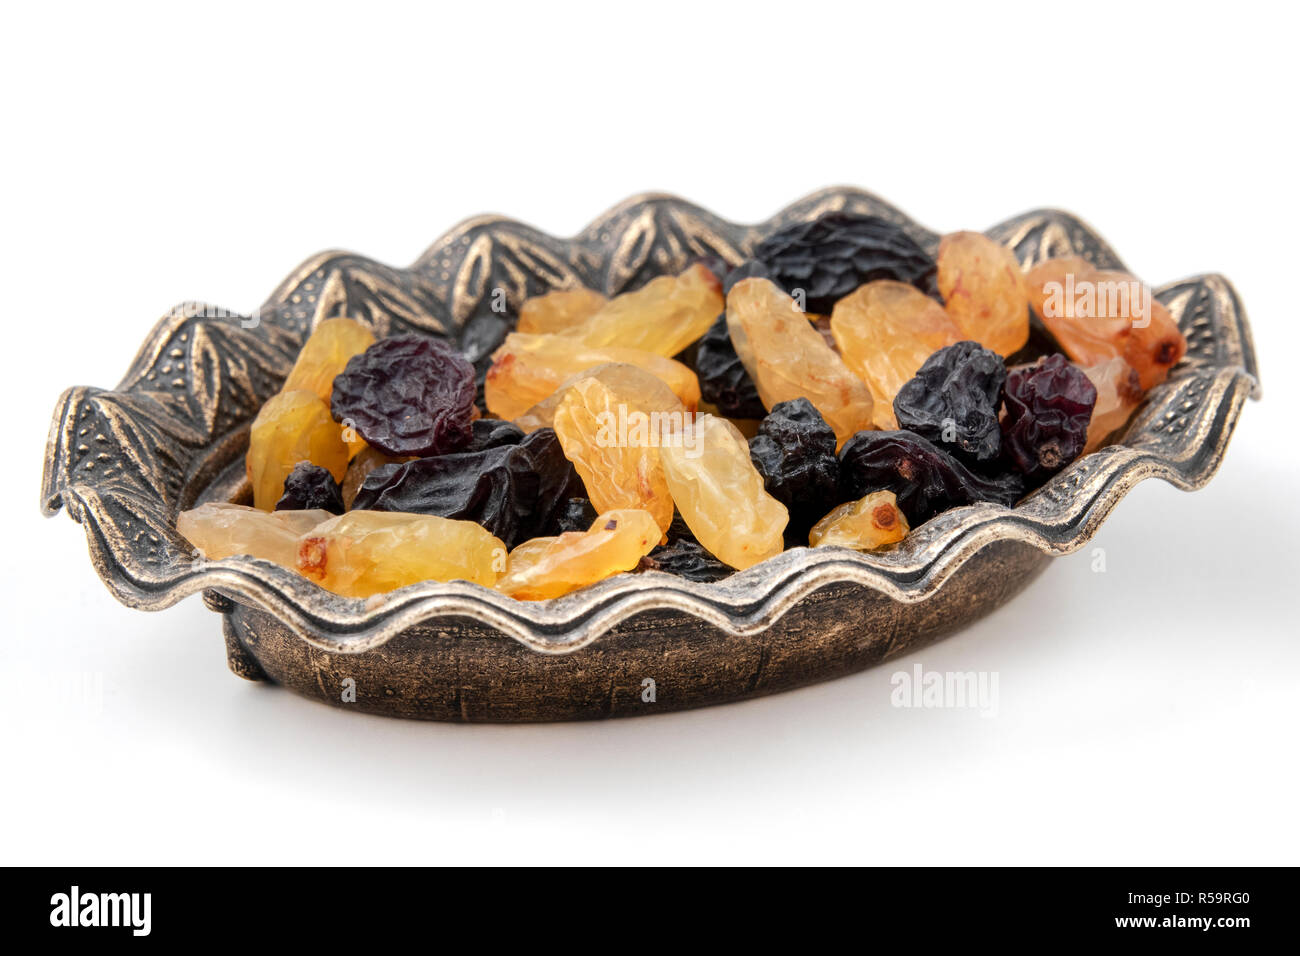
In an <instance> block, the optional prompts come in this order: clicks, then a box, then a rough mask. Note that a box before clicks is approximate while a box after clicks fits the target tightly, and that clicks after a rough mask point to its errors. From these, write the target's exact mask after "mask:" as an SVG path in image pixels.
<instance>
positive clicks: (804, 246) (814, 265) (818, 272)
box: [728, 212, 936, 314]
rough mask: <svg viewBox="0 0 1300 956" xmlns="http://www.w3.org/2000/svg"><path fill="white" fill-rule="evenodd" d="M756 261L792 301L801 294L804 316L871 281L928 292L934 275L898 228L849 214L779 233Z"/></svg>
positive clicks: (931, 264) (929, 261)
mask: <svg viewBox="0 0 1300 956" xmlns="http://www.w3.org/2000/svg"><path fill="white" fill-rule="evenodd" d="M754 258H755V259H757V260H759V261H760V262H762V263H763V265H764V266H765V267H766V268H767V271H768V276H767V277H768V278H770V279H771V280H772V281H773V282H775V283H776V284H777V285H778V286H780V287H781V288H782V289H784V290H785V291H786V292H787V293H788V294H790V295H792V296H795V299H796V301H799V295H798V293H799V292H800V291H801V290H802V292H803V299H802V305H803V307H804V309H805V311H807V312H816V313H823V314H829V313H830V311H831V308H832V307H833V306H834V305H835V302H836V300H838V299H841V298H843V297H844V296H846V295H848V294H849V293H850V292H852V291H853V290H854V289H856V288H857V287H858V286H860V285H863V284H865V283H867V282H871V281H872V280H873V279H895V280H897V281H899V282H907V283H910V284H912V285H914V286H916V287H917V288H919V289H922V290H923V291H925V292H927V293H929V292H930V291H931V290H932V289H933V288H934V276H935V273H936V266H935V261H934V259H933V258H932V257H931V256H930V254H929V253H928V252H926V251H925V250H924V249H922V248H921V247H920V246H919V245H918V244H917V243H916V241H915V240H913V239H912V237H911V236H909V235H908V234H907V233H906V232H904V231H903V230H902V228H901V227H899V226H896V225H895V224H894V223H892V222H889V221H887V220H885V219H881V218H880V217H878V216H864V215H860V214H857V213H850V212H830V213H826V214H825V215H823V216H819V217H818V218H816V219H814V220H812V221H811V222H796V223H791V224H790V225H788V226H785V227H784V228H782V229H778V230H777V231H776V232H774V233H772V235H770V236H768V237H767V238H766V239H764V240H763V241H762V242H760V243H759V244H758V245H757V246H756V247H755V248H754ZM728 278H730V277H728Z"/></svg>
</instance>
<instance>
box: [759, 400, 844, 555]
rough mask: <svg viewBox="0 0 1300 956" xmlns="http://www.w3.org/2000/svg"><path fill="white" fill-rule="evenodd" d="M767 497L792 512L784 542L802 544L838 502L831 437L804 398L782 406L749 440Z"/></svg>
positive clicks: (827, 427)
mask: <svg viewBox="0 0 1300 956" xmlns="http://www.w3.org/2000/svg"><path fill="white" fill-rule="evenodd" d="M749 457H750V459H751V460H752V461H753V462H754V467H755V468H757V469H758V473H759V474H760V475H762V476H763V486H764V488H766V489H767V493H768V494H769V495H771V496H772V497H773V498H775V499H776V500H777V501H779V502H781V504H783V505H785V506H786V508H787V510H789V512H790V523H789V525H788V526H787V529H786V533H787V537H789V538H792V539H793V540H795V541H798V542H799V543H802V542H803V540H805V536H806V535H807V533H808V529H809V528H811V527H812V525H813V522H815V521H816V520H817V519H818V518H820V517H821V516H822V515H823V514H825V510H826V506H827V505H828V504H834V503H835V502H837V501H839V500H840V497H839V484H840V480H839V462H838V461H837V460H836V458H835V432H833V431H832V430H831V427H830V426H829V425H827V424H826V420H825V419H824V418H822V416H821V413H820V412H818V411H817V409H816V408H814V407H813V404H812V402H810V401H808V399H806V398H796V399H793V400H791V401H788V402H780V403H778V404H776V405H774V406H773V407H772V411H771V412H770V413H769V414H768V416H767V417H766V418H764V419H763V421H762V424H760V425H759V426H758V434H757V435H755V436H754V437H753V438H751V439H750V441H749Z"/></svg>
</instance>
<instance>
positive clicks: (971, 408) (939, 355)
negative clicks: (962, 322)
mask: <svg viewBox="0 0 1300 956" xmlns="http://www.w3.org/2000/svg"><path fill="white" fill-rule="evenodd" d="M1006 380H1007V367H1006V365H1004V364H1003V362H1002V357H1001V356H999V355H998V354H997V353H996V352H991V351H989V350H988V349H986V348H984V347H982V346H981V345H980V344H979V343H978V342H957V343H956V344H955V345H949V346H946V347H945V348H941V349H939V351H937V352H935V353H934V354H933V355H931V356H930V357H929V358H928V359H926V360H925V363H924V364H923V365H922V366H921V368H920V371H918V372H917V373H916V375H915V377H913V378H912V379H911V380H909V381H908V382H907V383H906V384H905V385H903V387H902V388H900V389H899V390H898V394H897V395H895V396H894V416H895V417H896V418H897V419H898V424H899V425H901V426H902V427H903V428H906V429H907V430H908V431H912V432H916V433H917V434H918V435H921V436H923V437H925V438H928V439H930V441H932V442H935V443H936V444H938V445H941V446H943V447H944V448H946V449H948V450H949V451H951V452H954V453H956V454H959V455H962V456H963V457H965V458H968V459H970V460H971V461H979V462H986V461H992V460H994V459H995V458H997V457H998V454H999V452H1000V451H1001V450H1002V432H1001V430H1000V429H999V428H998V409H999V407H1000V406H1001V404H1002V386H1003V383H1005V382H1006Z"/></svg>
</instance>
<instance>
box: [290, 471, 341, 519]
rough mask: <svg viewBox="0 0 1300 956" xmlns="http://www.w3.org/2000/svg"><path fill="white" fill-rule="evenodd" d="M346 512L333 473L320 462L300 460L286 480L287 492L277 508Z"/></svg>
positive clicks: (338, 513) (333, 512) (335, 512)
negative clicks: (317, 463)
mask: <svg viewBox="0 0 1300 956" xmlns="http://www.w3.org/2000/svg"><path fill="white" fill-rule="evenodd" d="M313 509H320V510H322V511H328V512H330V514H336V515H341V514H343V491H342V489H341V488H340V487H339V483H338V482H337V481H335V480H334V476H333V475H331V474H330V473H329V472H328V471H326V470H325V469H324V468H322V467H321V466H320V465H313V464H312V463H311V462H309V461H300V462H298V464H297V465H295V466H294V469H293V471H291V472H289V477H288V478H286V479H284V494H283V495H281V496H280V500H279V501H277V502H276V503H275V510H276V511H311V510H313Z"/></svg>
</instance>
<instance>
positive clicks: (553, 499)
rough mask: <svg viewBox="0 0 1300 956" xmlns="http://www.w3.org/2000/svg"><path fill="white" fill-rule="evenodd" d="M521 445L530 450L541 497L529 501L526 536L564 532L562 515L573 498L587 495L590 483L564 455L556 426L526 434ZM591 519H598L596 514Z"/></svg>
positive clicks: (536, 536) (525, 523) (525, 450)
mask: <svg viewBox="0 0 1300 956" xmlns="http://www.w3.org/2000/svg"><path fill="white" fill-rule="evenodd" d="M518 447H519V448H521V449H522V450H523V451H524V452H525V453H527V455H528V457H529V460H531V461H532V463H533V470H534V471H535V472H536V474H537V479H538V483H537V497H536V499H535V500H534V501H533V502H531V503H530V504H529V515H528V518H527V519H526V520H525V521H524V523H523V531H524V534H523V538H524V539H527V538H538V537H543V536H547V537H549V536H550V535H556V534H560V533H561V530H562V529H561V527H560V522H561V518H562V516H563V515H565V514H566V513H567V509H568V507H569V501H570V500H571V499H573V498H583V497H586V494H587V489H586V486H584V485H583V483H582V478H581V477H579V475H578V472H577V470H576V469H575V468H574V467H573V462H571V461H569V459H567V458H565V457H564V449H563V448H562V447H561V446H560V440H559V438H557V437H556V435H555V429H553V428H539V429H537V430H536V431H534V432H531V433H529V434H528V435H526V436H525V437H524V439H523V441H521V442H520V443H519V445H518ZM591 520H592V521H595V520H596V519H595V517H594V516H593V517H592V519H591ZM590 526H591V522H590V521H589V522H587V527H590ZM582 530H583V531H586V530H587V528H586V527H584V528H583V529H582ZM521 540H522V539H521Z"/></svg>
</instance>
